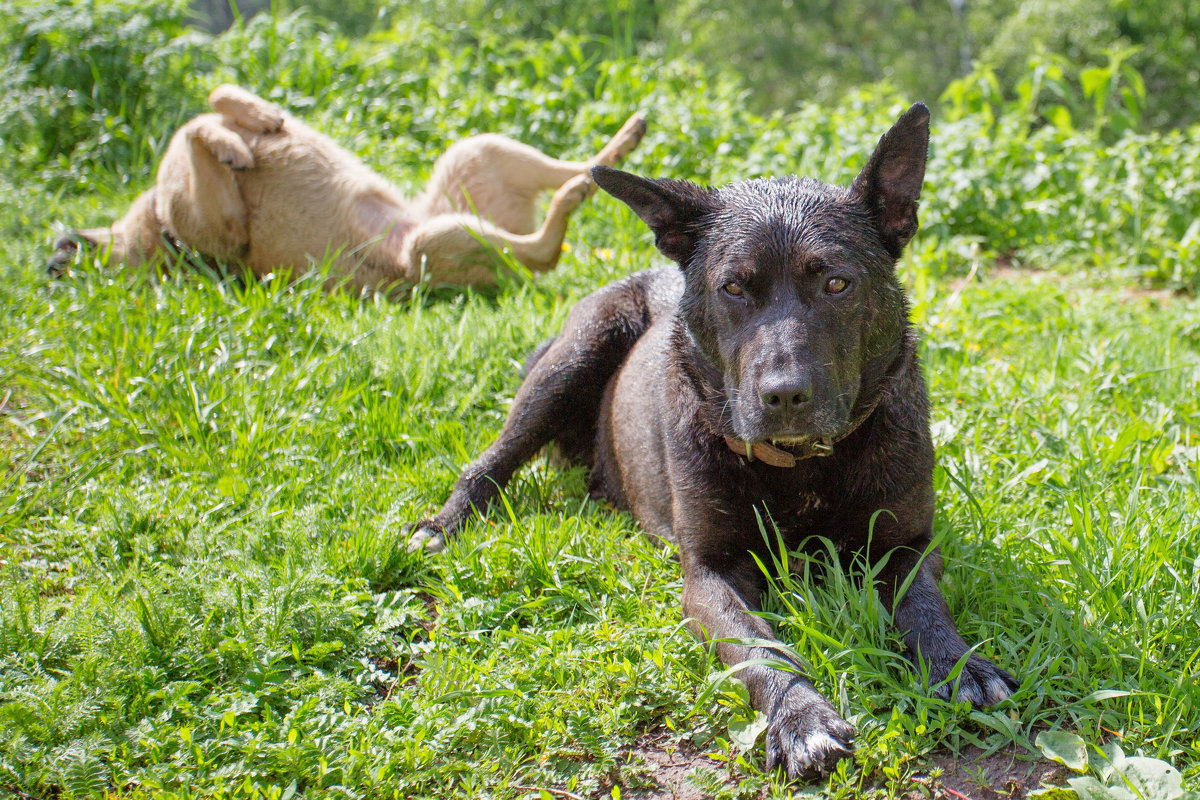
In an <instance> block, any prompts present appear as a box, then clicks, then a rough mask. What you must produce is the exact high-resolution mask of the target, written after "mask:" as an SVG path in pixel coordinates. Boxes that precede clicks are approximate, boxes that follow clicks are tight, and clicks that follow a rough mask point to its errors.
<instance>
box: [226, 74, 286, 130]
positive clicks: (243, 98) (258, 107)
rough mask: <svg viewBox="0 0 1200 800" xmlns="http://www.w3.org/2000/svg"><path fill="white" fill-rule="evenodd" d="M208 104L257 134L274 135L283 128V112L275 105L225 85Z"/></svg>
mask: <svg viewBox="0 0 1200 800" xmlns="http://www.w3.org/2000/svg"><path fill="white" fill-rule="evenodd" d="M208 104H209V105H210V106H212V108H213V111H216V112H217V113H218V114H221V115H222V116H225V117H228V118H229V119H231V120H233V121H234V122H236V123H237V124H238V125H241V126H242V127H243V128H245V129H246V130H249V131H254V132H255V133H274V132H275V131H278V130H279V129H280V128H282V127H283V111H282V110H281V109H280V108H279V106H277V105H275V104H274V103H271V102H268V101H266V100H263V99H262V98H261V97H259V96H258V95H256V94H253V93H251V92H247V91H246V90H245V89H243V88H241V87H240V86H233V85H231V84H228V83H223V84H221V85H220V86H218V87H217V88H215V89H213V90H212V93H210V94H209V95H208Z"/></svg>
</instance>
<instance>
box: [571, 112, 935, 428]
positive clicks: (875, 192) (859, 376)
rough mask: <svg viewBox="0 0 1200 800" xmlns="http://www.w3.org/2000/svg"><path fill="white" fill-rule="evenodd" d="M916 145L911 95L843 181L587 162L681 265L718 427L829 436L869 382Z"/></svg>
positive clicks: (892, 329)
mask: <svg viewBox="0 0 1200 800" xmlns="http://www.w3.org/2000/svg"><path fill="white" fill-rule="evenodd" d="M928 145H929V110H928V109H927V108H926V107H925V106H924V105H920V104H917V105H914V106H913V107H912V108H910V109H909V110H908V111H907V112H906V113H905V114H904V115H903V116H902V117H901V118H900V119H899V121H897V122H896V124H895V125H894V126H893V127H892V129H891V130H889V131H888V132H887V133H886V134H885V135H884V136H883V138H882V139H880V141H879V145H878V147H877V148H876V149H875V152H874V154H873V155H872V156H871V159H870V161H869V162H868V163H867V165H866V167H864V168H863V170H862V172H861V173H860V174H859V176H858V177H857V178H856V179H855V180H854V183H853V185H852V186H851V187H850V188H843V187H838V186H831V185H829V184H826V183H822V182H820V181H815V180H811V179H808V178H791V177H789V178H773V179H759V180H752V181H746V182H743V183H735V184H732V185H729V186H726V187H723V188H720V189H706V188H702V187H699V186H696V185H695V184H691V183H687V182H684V181H673V180H648V179H645V178H639V177H637V176H634V175H630V174H628V173H625V172H621V171H619V170H614V169H609V168H606V167H597V168H596V169H595V170H593V175H594V177H595V179H596V183H598V184H599V185H600V186H601V187H603V188H604V189H605V190H606V191H608V192H609V193H610V194H612V195H613V196H615V197H617V198H618V199H620V200H622V201H624V202H625V203H627V204H628V205H629V206H630V207H631V208H632V209H633V210H634V211H635V212H636V213H637V215H638V216H639V217H641V218H642V220H644V221H645V222H646V224H647V225H649V226H650V228H651V230H653V231H654V234H655V243H656V244H657V245H658V248H659V249H660V250H661V251H662V252H663V253H664V254H666V255H667V256H669V257H670V258H672V259H674V260H675V261H676V262H678V263H679V265H680V266H681V267H682V268H683V272H684V276H685V289H684V296H683V299H682V301H681V304H680V305H681V311H682V314H683V318H684V320H685V322H686V324H687V327H688V330H689V332H690V334H691V336H692V338H693V339H694V341H695V344H696V346H697V348H698V349H699V351H700V352H701V353H702V354H703V356H704V359H703V360H704V361H706V362H708V363H707V364H704V365H702V366H701V368H702V370H703V371H704V372H706V373H707V375H706V376H705V382H706V383H708V384H711V385H712V386H713V387H714V388H715V389H716V390H717V391H718V393H719V394H720V396H721V397H722V398H723V400H724V406H725V409H724V411H723V413H722V425H723V426H724V427H725V428H726V430H724V431H722V432H723V433H725V434H727V435H733V436H734V437H736V438H738V439H742V440H745V441H749V442H757V441H765V440H770V441H774V442H776V443H778V444H785V445H786V444H800V443H812V442H817V441H820V442H825V443H829V442H832V441H833V440H836V439H837V438H839V437H840V436H841V435H843V434H844V433H845V432H846V431H847V429H848V428H849V426H850V425H851V422H852V420H853V416H854V411H855V408H856V403H859V404H861V403H870V402H872V401H873V400H874V397H875V396H877V395H878V391H879V386H878V384H879V382H880V381H881V380H882V379H883V376H884V375H885V374H886V372H887V369H888V367H889V366H890V365H891V364H892V362H893V361H895V360H896V358H897V357H898V355H899V353H900V350H901V348H902V346H903V342H904V336H905V331H906V330H907V327H908V311H907V305H906V302H905V299H904V294H903V292H902V290H901V288H900V285H899V282H898V281H897V280H896V276H895V271H894V267H895V263H896V259H897V257H899V255H900V252H901V250H902V249H903V248H904V245H905V244H906V243H907V242H908V240H909V239H911V238H912V236H913V234H914V233H915V232H916V230H917V200H918V198H919V197H920V194H921V183H922V181H923V180H924V177H925V156H926V151H927V149H928ZM872 393H874V394H873V395H872Z"/></svg>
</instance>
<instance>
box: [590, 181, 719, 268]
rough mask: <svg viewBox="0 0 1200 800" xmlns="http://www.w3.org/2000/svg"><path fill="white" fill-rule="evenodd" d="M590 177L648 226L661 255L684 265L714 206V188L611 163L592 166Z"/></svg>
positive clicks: (715, 202)
mask: <svg viewBox="0 0 1200 800" xmlns="http://www.w3.org/2000/svg"><path fill="white" fill-rule="evenodd" d="M592 178H593V179H594V180H595V181H596V183H597V185H599V186H600V188H602V189H604V191H606V192H608V193H609V194H611V195H612V196H613V197H615V198H617V199H618V200H620V201H621V202H623V203H625V204H626V205H627V206H629V207H630V208H632V209H633V212H634V213H635V214H637V215H638V216H639V217H641V218H642V221H643V222H645V223H646V224H647V225H648V226H650V230H652V231H654V244H655V245H656V246H657V247H658V249H659V250H661V251H662V253H663V255H665V256H667V257H668V258H670V259H672V260H673V261H675V262H676V263H678V264H679V265H680V266H681V267H687V265H688V262H689V261H691V258H692V254H693V253H694V252H695V250H696V243H697V242H698V241H699V239H700V231H701V224H700V223H701V222H702V220H703V219H704V218H705V217H707V216H708V215H710V214H711V213H712V212H714V211H715V210H716V209H717V207H718V204H717V201H716V193H715V192H713V191H712V190H711V189H708V188H705V187H703V186H698V185H696V184H694V183H689V182H688V181H675V180H667V179H660V180H650V179H649V178H641V177H638V176H637V175H632V174H630V173H628V172H622V171H621V170H619V169H612V168H611V167H594V168H593V169H592Z"/></svg>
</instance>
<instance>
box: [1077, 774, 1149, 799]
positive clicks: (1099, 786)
mask: <svg viewBox="0 0 1200 800" xmlns="http://www.w3.org/2000/svg"><path fill="white" fill-rule="evenodd" d="M1067 783H1068V784H1070V786H1071V788H1072V789H1074V790H1075V793H1076V794H1078V795H1079V800H1138V798H1137V796H1135V795H1134V794H1133V792H1131V791H1129V790H1128V789H1125V788H1123V787H1120V786H1105V785H1104V784H1103V783H1101V782H1100V781H1098V780H1096V779H1095V778H1093V777H1091V776H1090V775H1085V776H1084V777H1082V778H1071V779H1069V780H1068V781H1067Z"/></svg>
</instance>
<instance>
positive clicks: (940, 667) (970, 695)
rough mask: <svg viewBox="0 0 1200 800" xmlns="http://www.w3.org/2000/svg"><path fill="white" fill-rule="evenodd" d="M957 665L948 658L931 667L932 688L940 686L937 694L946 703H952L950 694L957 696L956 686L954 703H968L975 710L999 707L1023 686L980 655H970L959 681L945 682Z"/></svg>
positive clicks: (957, 679)
mask: <svg viewBox="0 0 1200 800" xmlns="http://www.w3.org/2000/svg"><path fill="white" fill-rule="evenodd" d="M957 663H958V659H951V658H946V659H938V660H936V661H934V662H933V663H932V664H931V665H930V669H929V682H930V685H931V686H937V690H936V694H937V696H938V697H940V698H942V699H943V700H949V699H950V697H951V692H954V691H955V687H956V686H957V693H956V694H955V695H954V696H955V699H957V700H959V701H966V702H968V703H970V704H971V705H973V706H975V707H976V708H984V707H987V706H994V705H996V703H999V702H1000V701H1001V700H1003V699H1005V698H1006V697H1008V696H1010V695H1011V694H1012V693H1013V692H1015V691H1016V690H1017V688H1018V687H1020V685H1021V684H1020V683H1018V682H1017V679H1016V678H1014V677H1013V676H1012V675H1010V674H1008V673H1007V672H1005V671H1004V670H1002V669H1000V668H999V667H997V666H996V665H995V664H993V663H992V662H990V661H988V660H987V659H986V658H980V657H979V656H977V655H971V656H970V658H968V659H967V663H966V664H965V665H964V666H963V669H962V672H960V673H959V674H958V677H957V678H955V679H954V680H952V681H947V680H946V678H947V677H948V676H949V675H950V673H951V672H953V671H954V666H955V664H957ZM938 684H941V685H940V686H939V685H938Z"/></svg>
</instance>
